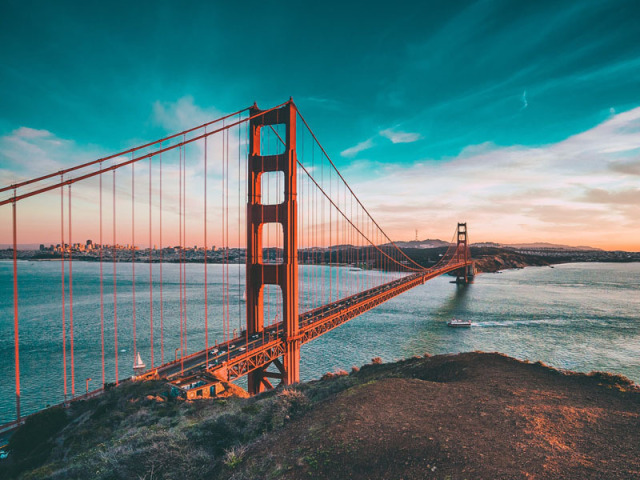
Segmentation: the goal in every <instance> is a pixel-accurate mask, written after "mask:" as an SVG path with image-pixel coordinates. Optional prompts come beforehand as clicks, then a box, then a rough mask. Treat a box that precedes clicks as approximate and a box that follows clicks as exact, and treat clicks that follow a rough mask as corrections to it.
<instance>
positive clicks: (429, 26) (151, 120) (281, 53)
mask: <svg viewBox="0 0 640 480" xmlns="http://www.w3.org/2000/svg"><path fill="white" fill-rule="evenodd" d="M232 3H233V4H235V3H236V2H203V1H201V2H169V1H155V2H117V1H110V2H64V1H58V2H44V1H41V2H37V1H27V2H25V1H12V0H4V1H3V2H2V3H1V4H0V44H1V45H2V48H1V49H0V91H1V92H2V95H0V137H1V138H0V147H2V150H1V151H0V162H2V164H3V165H1V167H2V168H1V169H0V170H3V171H4V172H5V174H4V175H3V182H2V183H6V182H5V181H4V180H5V179H9V177H10V176H11V175H8V174H7V173H6V172H13V173H16V172H18V173H19V174H20V175H23V174H26V173H27V171H28V165H25V161H23V162H22V163H21V161H19V160H17V159H16V155H15V153H11V154H9V153H7V151H8V148H7V144H8V143H7V142H10V141H11V139H12V136H16V135H19V133H17V132H20V130H19V129H21V128H28V129H34V130H38V131H46V132H47V133H48V134H50V135H51V136H52V137H55V138H58V139H64V140H65V141H68V142H71V145H72V148H73V149H75V152H74V155H71V156H70V158H73V159H74V162H75V160H76V159H77V158H78V157H76V155H75V154H79V153H82V152H85V153H87V155H88V154H89V153H91V152H113V151H117V150H119V149H122V148H125V147H129V146H131V145H132V144H135V143H137V142H138V141H142V140H151V139H155V138H158V137H160V136H162V135H164V134H166V133H167V132H168V131H171V130H173V129H172V128H171V127H174V126H175V127H178V126H182V125H178V124H177V123H175V122H174V123H172V122H166V121H162V118H159V113H158V112H159V111H165V112H175V111H176V110H175V109H177V108H180V106H181V105H182V106H185V105H186V106H187V107H188V108H191V109H196V110H198V111H204V112H230V111H234V110H237V109H239V108H242V107H244V106H248V105H249V104H251V103H253V101H254V100H255V101H257V102H258V104H259V105H260V106H263V107H267V106H271V105H275V104H277V103H280V102H282V101H284V100H286V99H288V98H289V97H290V96H292V97H293V98H294V100H295V102H296V103H297V104H298V106H299V108H300V110H301V111H302V112H303V113H304V115H305V117H306V118H307V119H308V120H309V121H310V123H311V125H312V126H313V128H314V129H315V131H316V133H317V134H318V136H319V138H320V140H321V141H322V143H323V144H324V145H325V147H326V148H327V150H328V151H329V152H330V154H331V155H332V157H333V158H334V160H335V161H336V162H337V163H338V164H339V165H340V166H341V168H344V169H345V171H346V172H347V173H349V171H351V172H352V175H353V176H352V177H351V180H352V183H353V184H354V186H355V187H357V184H358V182H359V181H360V180H362V181H363V182H365V181H366V182H372V181H375V177H376V174H375V173H372V172H375V171H376V170H375V169H373V170H372V169H370V168H369V169H364V168H361V169H360V170H358V166H359V165H360V166H363V165H369V166H370V165H377V166H380V165H382V166H383V167H384V168H382V170H384V169H387V171H388V169H389V168H390V167H393V168H395V167H401V168H402V169H405V170H403V171H404V172H405V173H407V172H411V171H412V169H415V168H418V167H419V166H420V165H425V164H426V165H429V166H430V167H429V168H430V170H429V171H427V172H424V175H425V179H427V178H431V179H432V180H433V177H438V176H440V175H447V174H449V173H450V174H451V175H452V177H446V178H447V179H448V178H454V177H455V173H456V172H455V171H452V172H450V171H449V170H447V171H442V172H440V171H438V170H437V168H436V167H437V166H438V165H443V166H450V165H453V164H455V162H456V161H460V160H461V159H464V158H468V156H469V155H477V154H478V153H477V152H478V151H480V152H485V153H486V152H487V150H489V151H491V152H494V151H495V152H499V155H498V156H500V155H502V154H504V153H505V152H510V151H512V150H513V149H514V148H517V149H518V151H527V152H531V151H537V152H540V150H535V149H544V152H548V151H549V150H548V149H551V151H554V152H557V151H558V149H556V150H553V149H554V148H555V147H554V146H556V145H560V146H562V145H563V142H565V141H567V139H570V138H572V137H574V136H576V135H581V134H585V132H589V131H592V130H593V129H597V128H598V126H602V125H606V122H608V121H610V120H611V119H612V118H616V117H617V116H618V115H620V114H622V113H623V112H633V111H635V110H634V109H635V108H637V107H638V106H640V3H639V2H637V1H585V0H582V1H572V2H569V1H557V0H555V1H535V2H520V1H497V0H486V1H451V2H435V1H433V2H430V1H420V2H417V1H416V2H403V1H400V2H376V1H368V2H241V3H239V4H238V5H241V6H234V5H231V4H232ZM629 115H631V114H629ZM187 117H188V115H187ZM631 117H632V118H630V119H629V121H630V122H632V123H631V125H632V127H629V126H628V125H623V126H621V127H620V128H618V129H616V133H621V134H622V135H626V134H628V133H629V128H635V130H633V132H636V130H637V129H638V125H637V123H638V122H637V119H636V118H635V115H631ZM187 120H188V118H187ZM184 126H188V125H184ZM175 129H177V128H175ZM635 139H636V137H635V136H634V137H633V138H631V139H629V138H628V137H625V140H624V141H625V142H626V141H630V142H631V143H633V141H635ZM625 145H626V146H625V147H624V148H625V149H624V150H623V151H624V152H627V154H626V155H625V157H624V159H622V160H623V164H622V167H620V168H623V167H624V166H625V165H626V166H628V167H629V168H628V169H627V170H629V169H630V170H629V171H628V172H627V173H626V174H625V175H627V176H626V177H624V180H625V181H629V183H625V184H624V185H623V184H621V183H620V179H617V180H615V181H614V180H612V181H611V182H609V183H607V185H608V186H604V185H600V184H597V182H595V183H594V182H587V183H583V184H581V186H582V190H579V191H578V190H576V192H575V194H574V195H573V196H572V197H571V198H568V197H567V198H565V200H566V201H567V202H569V201H574V202H576V201H578V200H580V198H582V197H581V195H583V196H584V195H588V194H589V191H590V190H588V189H600V190H604V191H606V192H609V194H610V196H611V195H615V194H617V193H623V194H624V193H625V192H626V193H627V194H631V198H632V199H633V200H634V201H635V199H636V197H635V196H634V195H637V194H638V190H637V187H633V182H632V180H635V181H636V183H635V185H638V182H637V180H638V179H639V178H640V174H638V175H636V174H635V173H634V172H635V170H634V169H635V167H636V161H637V154H638V153H637V150H634V149H632V148H630V147H629V146H628V144H627V143H625ZM558 148H559V151H562V148H560V147H558ZM596 150H597V149H596ZM598 151H601V150H598ZM619 151H620V150H618V152H619ZM592 153H593V152H592ZM557 155H558V157H557V160H558V162H560V163H561V161H562V158H563V157H562V154H561V153H557ZM80 156H82V155H80ZM493 157H494V156H493V155H487V158H493ZM566 158H574V159H576V162H577V163H579V160H578V159H579V156H577V150H575V151H572V152H571V153H570V155H569V157H566ZM622 160H621V159H620V156H619V155H618V156H616V158H609V157H607V162H616V161H618V162H619V161H622ZM58 162H61V163H64V160H58ZM26 163H28V162H26ZM534 163H535V162H532V165H533V164H534ZM484 165H485V166H487V167H489V164H486V163H485V164H484ZM509 165H512V164H511V163H510V164H509ZM558 165H559V163H555V164H553V165H552V166H551V167H550V168H551V169H552V170H550V171H556V170H557V169H558V168H559V167H558ZM609 166H610V167H611V168H609V167H607V168H606V169H605V170H607V171H614V170H615V168H614V167H615V165H614V166H611V165H609ZM554 168H555V169H556V170H553V169H554ZM576 168H579V167H576ZM365 170H366V171H367V172H368V174H367V175H365V174H364V173H363V172H364V171H365ZM619 170H620V169H618V171H619ZM501 171H502V170H499V167H496V170H495V174H496V175H498V176H499V174H500V172H501ZM447 172H449V173H447ZM639 172H640V170H639ZM583 174H585V172H583V171H582V170H580V172H578V173H576V175H578V176H582V175H583ZM590 174H592V175H596V172H595V170H594V171H592V172H591V173H590ZM380 175H382V173H380ZM460 175H467V170H464V169H462V170H461V171H460ZM525 175H526V174H525ZM541 176H543V175H541ZM574 177H575V175H574ZM442 178H443V179H444V178H445V177H442ZM590 178H592V179H593V178H595V177H590ZM600 178H601V177H600ZM505 181H506V180H505ZM425 182H426V180H425ZM541 185H542V184H541ZM370 187H371V186H370ZM371 188H373V187H371ZM416 188H418V187H416ZM468 188H469V189H470V190H473V189H474V186H473V185H470V186H469V187H468ZM612 188H613V189H615V188H617V189H618V190H615V191H613V190H611V191H610V190H609V189H612ZM634 188H635V190H634ZM423 190H424V188H423ZM501 190H502V188H500V187H496V188H495V189H494V190H493V192H494V193H495V192H499V191H501ZM356 191H357V188H356ZM367 191H368V190H367V185H365V184H363V192H367ZM634 192H635V193H634ZM547 193H549V192H547ZM363 195H366V193H363ZM443 195H446V192H444V193H443ZM482 198H483V199H484V200H485V201H486V200H487V196H486V194H485V196H484V197H482ZM514 198H515V197H514V196H513V194H510V196H509V199H514ZM545 198H546V197H545ZM549 198H551V195H550V194H549ZM637 198H640V196H639V197H637ZM363 200H364V199H363ZM371 201H373V202H375V201H376V200H375V198H373V195H372V197H371ZM380 202H382V200H380ZM523 202H524V200H523ZM580 202H582V203H581V204H580V205H578V204H574V205H573V207H572V208H578V209H580V208H582V206H583V204H585V203H589V202H588V201H587V200H584V199H583V200H580ZM477 203H478V202H477V201H476V202H474V205H477ZM494 203H495V202H494ZM543 203H544V202H543ZM592 203H593V202H591V203H589V205H591V204H592ZM531 205H532V204H531V203H530V202H529V204H527V205H526V206H525V205H524V204H523V206H522V211H521V213H522V215H523V217H527V216H529V219H530V220H531V221H530V222H529V223H528V225H529V226H530V228H529V229H526V231H523V232H522V234H523V238H524V237H525V236H526V237H527V239H529V240H534V238H533V237H536V235H535V234H533V233H534V232H536V231H537V232H541V230H540V229H539V228H538V226H539V225H538V226H536V223H535V222H536V221H540V222H542V223H545V222H547V223H548V222H549V221H550V220H548V219H543V218H542V217H540V216H539V215H538V216H535V215H534V214H533V213H531V212H530V211H528V210H527V208H531ZM379 206H380V207H381V211H383V210H384V208H385V206H386V207H388V208H391V204H389V203H388V202H387V204H382V203H381V204H380V205H379ZM564 206H566V205H564ZM628 206H629V207H630V208H631V207H632V206H633V205H632V202H631V203H629V205H628ZM444 208H446V205H445V206H444ZM467 211H470V209H469V208H467ZM630 212H631V213H629V212H627V213H624V215H627V216H628V218H627V217H625V218H626V220H625V221H626V222H627V223H626V225H627V227H628V228H629V229H631V230H628V231H627V233H628V232H637V230H633V229H636V228H640V227H638V225H637V222H635V223H634V220H633V215H635V214H636V210H633V209H632V210H631V211H630ZM457 213H459V212H457V211H455V212H453V213H452V214H457ZM620 215H623V214H622V213H620ZM438 218H439V217H438ZM472 218H474V217H473V215H472ZM430 220H433V221H434V222H435V221H436V220H435V219H429V218H426V217H425V219H424V220H423V221H424V222H425V223H426V222H428V221H430ZM476 220H477V221H484V220H482V219H481V218H480V217H477V219H476ZM610 220H611V222H612V224H614V223H619V220H620V219H619V218H613V217H612V218H611V219H610ZM443 221H444V219H443ZM585 221H586V220H585ZM450 223H451V222H450ZM485 223H486V221H485ZM520 223H522V224H523V225H524V224H527V221H526V218H525V220H522V221H521V222H520ZM451 225H453V223H451ZM547 226H549V227H550V225H547ZM587 226H588V225H587V224H586V223H585V224H582V225H581V228H583V229H585V228H587ZM407 231H410V232H413V231H414V230H413V228H410V229H409V230H407ZM424 231H425V233H426V231H427V229H426V228H425V230H424ZM545 231H547V232H551V231H553V229H552V228H549V229H548V230H545ZM398 233H399V234H400V236H403V235H404V233H403V232H402V231H400V230H398ZM405 233H406V232H405ZM488 233H489V231H488V232H487V235H488ZM525 233H526V235H525ZM407 235H408V236H413V234H411V235H409V234H407ZM425 236H426V235H425ZM442 236H445V235H444V234H443V235H442ZM481 237H482V235H481ZM539 237H540V238H539V239H548V240H551V239H550V238H548V236H547V237H545V236H544V235H542V234H541V235H539ZM518 238H519V237H518ZM518 238H515V237H514V238H507V237H504V238H503V239H504V240H510V239H511V240H517V239H518ZM476 239H479V238H477V237H476ZM483 239H486V240H496V241H500V240H501V239H500V238H483ZM557 240H558V241H560V240H562V239H561V238H557ZM585 241H592V242H594V240H589V239H585ZM574 243H580V242H579V241H577V242H574ZM596 243H597V242H596ZM606 243H607V241H604V240H603V241H602V242H600V244H601V245H605V244H606ZM638 248H639V249H640V245H639V246H638Z"/></svg>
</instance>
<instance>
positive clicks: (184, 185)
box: [182, 134, 188, 355]
mask: <svg viewBox="0 0 640 480" xmlns="http://www.w3.org/2000/svg"><path fill="white" fill-rule="evenodd" d="M182 140H183V141H184V140H186V134H185V135H183V137H182ZM182 239H183V241H182V245H183V247H184V248H183V250H182V251H183V254H182V260H183V262H182V280H183V282H184V284H183V286H182V294H183V297H184V298H183V300H182V306H183V309H184V354H185V355H187V353H188V350H187V264H186V257H185V249H186V248H187V145H185V146H184V147H182Z"/></svg>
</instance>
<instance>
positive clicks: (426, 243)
mask: <svg viewBox="0 0 640 480" xmlns="http://www.w3.org/2000/svg"><path fill="white" fill-rule="evenodd" d="M395 244H396V245H397V246H398V247H400V248H439V247H448V246H449V245H451V243H449V242H444V241H442V240H437V239H436V240H432V239H427V240H411V241H409V242H395ZM471 246H472V247H491V248H514V249H516V250H529V249H536V250H539V249H553V250H571V251H576V250H592V251H602V249H601V248H595V247H589V246H586V245H580V246H577V247H572V246H571V245H560V244H556V243H546V242H535V243H496V242H481V243H472V244H471Z"/></svg>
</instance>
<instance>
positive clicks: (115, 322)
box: [111, 170, 118, 385]
mask: <svg viewBox="0 0 640 480" xmlns="http://www.w3.org/2000/svg"><path fill="white" fill-rule="evenodd" d="M112 218H113V245H111V256H112V258H113V343H114V349H113V351H114V359H115V376H116V385H118V296H117V293H118V290H117V280H116V274H117V267H116V263H117V258H116V257H117V253H118V249H117V243H116V171H115V170H114V171H113V216H112Z"/></svg>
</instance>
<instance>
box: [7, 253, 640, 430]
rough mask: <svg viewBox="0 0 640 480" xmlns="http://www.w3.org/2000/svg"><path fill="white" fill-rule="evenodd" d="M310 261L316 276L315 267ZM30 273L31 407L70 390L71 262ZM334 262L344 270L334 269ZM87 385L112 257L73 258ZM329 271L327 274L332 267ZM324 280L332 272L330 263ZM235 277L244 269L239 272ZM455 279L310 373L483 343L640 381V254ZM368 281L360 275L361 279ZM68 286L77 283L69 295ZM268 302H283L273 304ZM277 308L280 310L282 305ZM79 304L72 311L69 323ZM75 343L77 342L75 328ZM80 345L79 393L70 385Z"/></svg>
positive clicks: (10, 341)
mask: <svg viewBox="0 0 640 480" xmlns="http://www.w3.org/2000/svg"><path fill="white" fill-rule="evenodd" d="M103 268H104V272H105V273H104V278H105V282H104V284H103V291H104V295H103V297H104V318H105V329H104V331H105V375H106V381H107V382H112V381H113V380H114V379H115V376H114V370H115V360H114V352H115V350H116V349H115V341H114V337H115V336H114V328H113V327H114V326H113V280H112V277H111V273H112V266H111V265H107V264H105V265H104V266H103ZM314 268H315V269H316V272H317V271H318V269H326V268H327V267H308V266H305V267H301V269H302V275H303V276H304V277H305V278H309V277H310V276H311V275H310V272H311V269H314ZM342 268H344V270H343V271H342V274H343V278H348V277H349V276H357V277H358V278H359V279H360V280H361V281H362V283H363V284H364V283H365V282H366V277H367V276H372V275H376V272H366V271H360V272H357V271H353V270H352V269H348V268H347V267H342ZM18 270H19V277H18V278H19V319H20V372H21V391H22V392H21V393H22V396H21V406H22V413H23V414H28V413H31V412H34V411H37V410H39V409H41V408H43V407H45V406H47V405H52V404H56V403H59V402H61V401H62V400H63V399H64V387H63V380H62V379H63V367H62V365H63V357H62V321H61V301H60V297H61V272H60V263H59V262H34V261H21V262H19V265H18ZM203 270H204V267H203V265H202V264H188V265H186V278H187V287H186V295H187V307H186V308H187V317H188V328H189V329H188V335H187V339H188V349H189V352H190V353H191V352H195V351H197V350H201V349H202V348H204V322H203V308H202V305H203V298H204V287H203V285H204V281H203V278H204V275H203ZM334 270H336V267H334ZM148 273H149V270H148V266H146V265H144V264H136V292H137V294H138V301H137V304H136V305H137V306H136V320H137V326H136V327H137V344H136V348H137V350H138V351H139V352H140V353H141V356H142V358H143V360H144V361H145V362H146V363H147V365H150V355H151V352H150V345H151V344H150V339H149V338H150V321H149V319H150V317H151V316H153V319H154V342H153V343H154V362H155V364H157V363H158V362H159V361H160V360H162V359H161V355H162V352H161V347H160V335H161V334H160V298H159V287H158V284H159V266H158V264H154V265H153V279H154V280H153V285H152V291H151V293H152V295H153V302H152V306H153V309H152V310H151V309H150V308H149V293H150V287H149V277H148ZM12 275H13V274H12V263H11V262H6V261H2V262H0V424H2V423H5V422H9V421H11V420H13V419H14V418H15V387H14V377H15V372H14V329H13V283H12V282H13V276H12ZM73 275H74V283H73V296H74V297H73V299H74V301H73V309H74V311H73V314H74V317H73V320H74V333H75V335H74V370H75V371H74V377H75V393H76V395H81V394H83V393H84V392H85V390H86V388H87V379H90V380H88V385H89V390H93V389H95V388H98V387H99V386H100V385H101V383H102V371H101V338H100V337H101V333H100V315H101V312H100V266H99V264H97V263H91V262H74V263H73ZM224 275H225V273H224V270H223V266H222V265H209V266H208V279H209V280H208V285H209V289H208V297H209V298H208V301H209V305H210V309H211V310H210V314H209V337H210V343H211V344H213V343H214V342H215V341H216V340H220V339H222V337H223V332H222V323H221V322H220V320H219V318H220V315H221V313H220V312H221V306H222V304H223V297H222V279H223V277H224ZM229 278H230V281H229V283H228V296H229V302H228V305H229V309H228V316H229V318H230V324H231V328H232V329H234V328H235V329H238V330H240V329H241V328H242V326H243V322H244V315H243V312H244V308H245V305H244V302H243V300H242V296H243V290H244V265H240V266H238V265H230V266H229ZM320 278H323V277H322V276H320ZM324 278H325V279H328V274H327V276H326V277H324ZM234 279H235V280H234ZM131 280H132V264H118V266H117V274H116V282H117V290H116V291H117V309H118V319H119V323H118V348H117V350H118V369H119V377H120V378H124V377H126V376H128V375H131V374H132V373H133V370H132V365H133V335H132V315H133V298H132V293H131V283H132V281H131ZM450 281H451V277H448V276H443V277H439V278H436V279H433V280H431V281H429V282H427V283H426V284H425V285H424V286H420V287H417V288H414V289H412V290H410V291H408V292H406V293H404V294H402V295H400V296H398V297H396V298H394V299H393V300H391V301H388V302H386V303H384V304H382V305H380V306H378V307H377V308H375V309H374V310H372V311H370V312H368V313H366V314H363V315H361V316H360V317H357V318H356V319H354V320H351V321H350V322H348V323H347V324H345V325H343V326H341V327H339V328H337V329H335V330H333V331H332V332H329V333H327V334H325V335H323V336H322V337H320V338H318V339H316V340H314V341H313V342H311V343H309V344H308V345H305V346H303V348H302V360H301V367H300V368H301V376H302V380H311V379H315V378H319V377H320V376H321V375H323V374H324V373H325V372H331V371H335V370H337V369H344V370H349V369H350V368H351V367H352V366H360V365H362V364H365V363H368V362H370V361H371V359H372V358H373V357H381V358H382V359H383V360H384V361H393V360H395V359H400V358H406V357H409V356H413V355H422V354H424V353H430V354H440V353H456V352H464V351H473V350H482V351H488V352H493V351H497V352H502V353H505V354H507V355H510V356H513V357H516V358H519V359H526V360H531V361H536V360H541V361H543V362H545V363H548V364H550V365H552V366H554V367H558V368H563V369H570V370H577V371H581V372H590V371H593V370H602V371H609V372H614V373H619V374H623V375H626V376H627V377H629V378H630V379H631V380H633V381H635V382H636V383H640V264H639V263H628V264H607V263H573V264H563V265H556V266H554V268H551V267H528V268H525V269H521V270H507V271H504V272H501V273H488V274H481V275H478V276H477V277H476V280H475V283H474V284H472V285H469V286H467V287H462V286H457V285H455V284H452V283H450ZM355 283H357V282H355V281H354V284H355ZM65 294H66V295H67V302H68V294H69V292H68V291H67V292H66V293H65ZM268 308H274V309H276V307H275V305H273V306H272V307H268ZM274 311H275V310H274ZM69 313H70V312H69V311H68V309H67V310H66V313H65V315H66V321H67V329H68V328H69V326H68V323H69ZM454 317H455V318H460V319H465V320H471V321H472V322H473V326H472V327H471V328H466V329H461V328H458V329H454V328H449V327H447V322H448V321H449V320H451V319H452V318H454ZM163 323H164V330H163V337H164V338H163V339H164V360H165V361H170V360H172V359H174V358H175V355H176V348H178V347H179V345H180V340H179V270H178V265H177V264H164V265H163ZM67 349H68V350H69V349H70V344H69V339H67ZM69 354H70V351H67V357H68V365H67V371H68V395H69V396H70V394H71V366H70V357H69Z"/></svg>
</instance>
